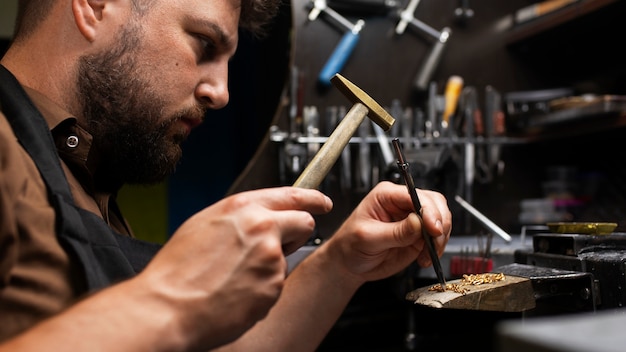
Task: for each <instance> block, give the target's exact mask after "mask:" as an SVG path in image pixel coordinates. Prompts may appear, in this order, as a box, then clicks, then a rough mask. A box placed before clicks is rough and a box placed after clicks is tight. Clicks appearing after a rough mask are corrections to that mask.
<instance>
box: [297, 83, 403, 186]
mask: <svg viewBox="0 0 626 352" xmlns="http://www.w3.org/2000/svg"><path fill="white" fill-rule="evenodd" d="M330 81H331V83H332V84H333V85H334V86H335V88H337V89H338V90H339V91H341V92H342V93H343V94H344V95H345V96H346V97H347V98H348V99H349V100H350V101H352V103H353V104H354V105H352V108H350V111H348V113H347V114H346V116H345V117H344V118H343V119H342V120H341V122H340V123H339V125H337V128H335V130H334V131H333V133H331V135H330V136H329V137H328V139H327V140H326V143H324V145H323V146H322V147H321V148H320V149H319V151H318V152H317V153H316V154H315V156H314V157H313V159H311V162H310V163H309V164H308V165H307V167H306V168H305V169H304V171H302V173H301V174H300V176H299V177H298V179H297V180H296V182H294V184H293V186H294V187H301V188H317V187H318V186H319V185H320V183H321V182H322V180H323V179H324V177H326V175H327V174H328V172H329V171H330V169H331V168H332V166H333V165H334V164H335V161H337V159H338V158H339V155H340V154H341V152H342V150H343V149H344V148H345V146H346V145H347V144H348V143H349V142H350V138H352V135H353V134H354V133H355V132H356V130H357V129H358V128H359V125H360V124H361V123H362V122H363V120H364V119H365V116H369V117H370V119H372V121H374V122H375V123H376V124H378V125H379V126H380V127H381V128H382V129H383V130H385V131H388V130H389V129H390V128H391V126H392V125H393V123H394V122H395V119H394V118H393V117H392V116H391V115H389V113H387V111H385V109H383V107H382V106H380V105H379V104H378V103H377V102H376V101H374V99H372V98H371V97H370V96H369V95H367V93H365V92H364V91H363V90H361V89H360V88H359V87H357V86H356V85H355V84H354V83H352V82H350V81H348V80H347V79H346V78H344V77H343V76H341V75H340V74H338V73H337V74H335V75H334V76H333V77H332V78H331V79H330Z"/></svg>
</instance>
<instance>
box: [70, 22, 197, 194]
mask: <svg viewBox="0 0 626 352" xmlns="http://www.w3.org/2000/svg"><path fill="white" fill-rule="evenodd" d="M131 27H133V26H129V28H126V30H125V31H122V33H121V35H120V36H119V38H120V40H119V41H118V42H117V43H118V44H116V45H115V47H114V48H112V49H111V50H108V51H103V52H101V53H98V54H95V55H90V56H85V57H82V58H81V61H80V65H79V72H78V89H79V91H78V95H79V99H80V100H81V104H82V113H83V117H84V118H85V121H86V123H87V129H88V131H89V132H90V133H91V134H92V136H93V147H92V148H95V149H94V152H95V153H97V155H98V165H97V168H96V170H95V175H94V182H95V184H96V187H98V188H100V189H101V190H108V191H111V190H114V189H116V188H117V187H119V186H121V185H122V184H124V183H130V184H151V183H158V182H161V181H163V180H164V179H165V178H166V177H167V176H168V175H169V174H171V173H172V172H174V170H175V169H176V165H177V164H178V161H179V160H180V158H181V154H182V150H181V143H182V142H183V140H184V139H185V137H186V131H185V129H183V128H182V127H180V130H179V131H175V130H174V128H175V126H176V123H177V121H178V120H180V118H182V117H185V116H187V117H189V116H193V117H194V118H202V117H203V116H204V109H202V108H201V107H194V108H191V109H189V110H188V111H181V112H179V113H178V114H176V116H169V117H168V118H166V119H164V118H163V116H162V111H163V100H162V99H161V98H160V96H159V94H158V93H157V92H156V91H155V90H154V89H153V88H152V87H154V86H156V84H155V83H154V82H150V81H149V80H148V79H147V73H148V71H149V70H150V67H149V65H146V64H144V65H142V64H141V63H140V60H138V59H137V58H136V57H135V56H133V52H135V53H136V52H138V51H140V47H139V46H140V45H141V42H140V34H138V31H139V30H138V29H137V28H131ZM153 77H154V76H153ZM178 126H182V125H180V124H179V125H178Z"/></svg>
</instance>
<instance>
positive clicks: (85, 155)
mask: <svg viewBox="0 0 626 352" xmlns="http://www.w3.org/2000/svg"><path fill="white" fill-rule="evenodd" d="M24 90H25V91H26V93H27V94H28V96H29V97H30V98H31V100H32V102H33V104H34V105H35V106H36V107H37V109H39V111H40V112H41V114H42V116H43V117H44V119H45V120H46V123H47V124H48V127H49V128H50V131H51V133H52V138H53V140H54V143H55V145H56V147H57V150H58V153H59V156H60V157H61V159H62V160H63V162H65V164H66V165H67V166H68V167H69V168H70V170H71V171H72V173H74V175H75V176H76V178H78V179H79V181H80V182H81V184H83V187H85V188H86V190H87V191H88V192H89V193H92V195H93V194H95V193H99V192H95V190H94V183H93V172H94V170H95V169H96V165H97V162H98V159H99V158H98V156H97V155H95V154H96V153H95V152H94V150H95V148H92V140H93V138H92V136H91V134H89V133H88V132H87V131H86V130H85V129H84V128H82V127H81V126H80V125H79V124H78V120H77V119H76V118H75V117H73V116H72V115H71V114H70V113H68V112H67V111H65V110H64V109H63V108H61V107H60V106H59V105H58V104H56V103H54V102H53V101H51V100H50V99H48V98H47V97H46V96H45V95H43V94H42V93H40V92H38V91H36V90H34V89H31V88H28V87H24Z"/></svg>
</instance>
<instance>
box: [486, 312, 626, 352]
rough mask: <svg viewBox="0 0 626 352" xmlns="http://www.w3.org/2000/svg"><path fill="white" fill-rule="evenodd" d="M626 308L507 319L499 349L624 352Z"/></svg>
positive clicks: (499, 330)
mask: <svg viewBox="0 0 626 352" xmlns="http://www.w3.org/2000/svg"><path fill="white" fill-rule="evenodd" d="M624 326H626V310H625V309H623V308H621V309H618V310H610V311H603V312H597V313H581V314H574V315H564V316H556V317H540V318H529V319H524V320H522V321H507V322H503V323H501V324H500V325H499V326H498V328H497V336H498V349H497V351H507V352H518V351H538V352H541V351H552V352H579V351H580V352H583V351H584V352H589V351H594V352H618V351H619V352H621V351H624V349H625V347H626V334H624Z"/></svg>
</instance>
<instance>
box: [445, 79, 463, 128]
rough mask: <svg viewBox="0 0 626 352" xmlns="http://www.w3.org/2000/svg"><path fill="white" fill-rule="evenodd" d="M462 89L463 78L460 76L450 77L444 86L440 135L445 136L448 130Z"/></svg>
mask: <svg viewBox="0 0 626 352" xmlns="http://www.w3.org/2000/svg"><path fill="white" fill-rule="evenodd" d="M462 89H463V78H462V77H461V76H456V75H453V76H450V78H448V82H447V84H446V89H445V92H444V96H443V97H444V110H443V115H442V116H441V131H442V135H445V134H447V133H446V132H447V131H448V128H449V127H450V125H451V122H450V120H451V119H452V116H453V115H454V113H455V112H456V108H457V105H458V103H459V96H460V95H461V90H462Z"/></svg>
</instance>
